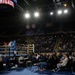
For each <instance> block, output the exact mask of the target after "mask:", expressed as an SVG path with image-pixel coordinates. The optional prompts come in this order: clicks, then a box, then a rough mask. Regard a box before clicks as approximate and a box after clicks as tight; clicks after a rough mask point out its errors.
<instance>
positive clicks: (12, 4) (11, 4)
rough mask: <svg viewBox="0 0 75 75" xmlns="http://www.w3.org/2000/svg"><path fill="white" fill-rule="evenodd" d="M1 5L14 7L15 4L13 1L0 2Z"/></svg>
mask: <svg viewBox="0 0 75 75" xmlns="http://www.w3.org/2000/svg"><path fill="white" fill-rule="evenodd" d="M0 4H6V5H10V6H12V7H14V2H13V1H12V0H0Z"/></svg>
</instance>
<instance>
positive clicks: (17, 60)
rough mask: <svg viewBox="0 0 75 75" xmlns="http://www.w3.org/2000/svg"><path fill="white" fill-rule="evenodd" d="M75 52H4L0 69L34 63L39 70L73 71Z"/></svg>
mask: <svg viewBox="0 0 75 75" xmlns="http://www.w3.org/2000/svg"><path fill="white" fill-rule="evenodd" d="M74 64H75V52H73V53H72V54H71V53H60V52H57V53H56V52H51V53H48V54H46V53H45V54H37V53H36V54H35V53H30V54H29V55H28V56H22V55H21V56H19V57H16V56H14V57H7V56H6V54H5V55H4V56H3V57H1V56H0V71H1V70H5V69H6V70H7V69H8V70H10V69H11V68H15V67H27V66H29V65H36V66H38V67H39V70H46V69H47V70H50V71H59V70H60V71H61V70H62V71H65V70H66V71H75V65H74Z"/></svg>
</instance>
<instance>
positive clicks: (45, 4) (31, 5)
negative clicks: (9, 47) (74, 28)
mask: <svg viewBox="0 0 75 75" xmlns="http://www.w3.org/2000/svg"><path fill="white" fill-rule="evenodd" d="M72 2H73V4H74V3H75V0H18V3H17V4H15V8H14V9H11V10H8V9H7V10H5V9H1V10H0V11H1V12H0V35H1V36H5V35H16V34H19V33H20V32H21V31H22V29H23V30H24V27H25V25H27V24H34V23H36V24H38V22H39V23H40V24H44V23H47V22H54V23H55V22H59V19H60V18H58V19H57V16H55V15H54V16H53V17H50V15H48V14H49V12H50V11H51V10H56V9H58V8H60V7H62V8H63V4H64V3H67V5H68V6H67V8H69V9H70V10H71V13H70V15H69V16H67V17H65V20H64V22H65V21H66V22H68V21H71V22H72V21H75V20H74V16H75V14H74V11H75V8H74V6H73V5H72ZM59 3H61V5H59ZM36 10H38V11H40V12H41V13H42V15H41V17H40V18H39V19H37V20H36V19H35V18H33V17H32V19H30V20H29V21H27V20H26V19H25V18H24V13H25V12H26V11H30V12H31V13H33V12H34V11H36ZM63 19H64V18H63ZM61 20H62V19H61Z"/></svg>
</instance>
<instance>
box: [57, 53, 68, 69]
mask: <svg viewBox="0 0 75 75" xmlns="http://www.w3.org/2000/svg"><path fill="white" fill-rule="evenodd" d="M63 57H64V59H62V60H61V61H60V62H59V63H58V64H57V68H60V67H62V66H66V65H67V63H68V56H67V55H66V54H64V55H63Z"/></svg>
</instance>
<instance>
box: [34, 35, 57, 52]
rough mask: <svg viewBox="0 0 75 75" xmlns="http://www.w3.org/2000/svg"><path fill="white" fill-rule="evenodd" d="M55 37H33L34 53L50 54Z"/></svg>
mask: <svg viewBox="0 0 75 75" xmlns="http://www.w3.org/2000/svg"><path fill="white" fill-rule="evenodd" d="M56 38H57V37H56V36H41V37H40V36H39V37H34V44H35V52H41V53H42V52H44V53H47V52H52V51H53V49H54V46H55V43H56Z"/></svg>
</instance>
